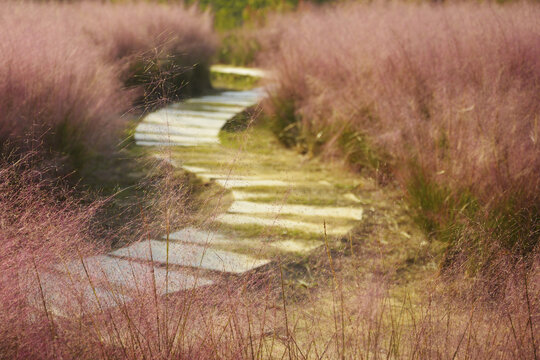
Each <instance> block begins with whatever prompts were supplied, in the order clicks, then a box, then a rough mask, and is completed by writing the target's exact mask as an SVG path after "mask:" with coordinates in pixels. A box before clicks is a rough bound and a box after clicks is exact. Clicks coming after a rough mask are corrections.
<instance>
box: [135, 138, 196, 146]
mask: <svg viewBox="0 0 540 360" xmlns="http://www.w3.org/2000/svg"><path fill="white" fill-rule="evenodd" d="M135 144H137V145H139V146H155V147H169V146H182V147H191V146H193V147H194V146H197V145H199V144H198V143H193V142H189V143H188V142H185V143H172V142H166V141H143V140H139V141H135Z"/></svg>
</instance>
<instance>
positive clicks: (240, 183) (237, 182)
mask: <svg viewBox="0 0 540 360" xmlns="http://www.w3.org/2000/svg"><path fill="white" fill-rule="evenodd" d="M216 183H218V184H219V185H221V186H223V187H224V188H226V189H231V188H240V187H253V186H293V184H292V183H289V182H285V181H281V180H243V179H217V180H216Z"/></svg>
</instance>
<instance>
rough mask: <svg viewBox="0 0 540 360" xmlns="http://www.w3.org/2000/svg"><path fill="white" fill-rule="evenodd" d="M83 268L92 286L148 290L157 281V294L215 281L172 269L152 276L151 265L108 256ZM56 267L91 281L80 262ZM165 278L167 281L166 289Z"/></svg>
mask: <svg viewBox="0 0 540 360" xmlns="http://www.w3.org/2000/svg"><path fill="white" fill-rule="evenodd" d="M84 265H85V266H86V270H87V271H88V274H89V276H90V279H92V281H93V283H96V282H99V281H105V282H106V283H110V284H114V285H117V286H121V287H124V288H128V289H137V288H138V289H148V288H149V287H151V286H153V285H152V283H153V280H154V278H155V281H156V291H157V293H158V295H164V294H166V293H173V292H177V291H180V290H186V289H192V288H194V287H200V286H205V285H210V284H212V280H209V279H205V278H195V277H193V276H191V275H189V274H186V273H185V272H181V271H177V270H171V269H169V271H167V269H165V268H160V267H154V269H153V270H154V274H153V275H152V266H150V265H148V264H141V263H136V262H133V261H128V260H124V259H118V258H113V257H110V256H106V255H99V256H92V257H88V258H85V259H84ZM56 268H57V269H58V270H60V271H65V272H67V273H68V274H69V275H70V276H72V277H74V278H76V279H80V281H85V280H86V281H88V279H87V276H86V272H85V271H84V267H83V265H82V263H81V262H80V260H77V261H71V262H69V263H67V264H65V266H64V265H60V264H59V265H57V266H56ZM166 279H167V281H168V285H167V286H166Z"/></svg>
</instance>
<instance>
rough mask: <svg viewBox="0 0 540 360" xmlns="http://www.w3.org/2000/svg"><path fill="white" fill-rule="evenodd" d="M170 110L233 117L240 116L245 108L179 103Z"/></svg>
mask: <svg viewBox="0 0 540 360" xmlns="http://www.w3.org/2000/svg"><path fill="white" fill-rule="evenodd" d="M169 108H172V109H180V110H192V111H194V110H202V111H211V112H222V113H229V114H231V116H232V115H235V114H238V113H240V112H242V111H244V110H245V106H233V105H225V106H220V105H215V104H193V103H186V102H179V103H176V104H172V105H171V106H170V107H169Z"/></svg>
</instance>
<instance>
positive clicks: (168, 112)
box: [153, 108, 234, 120]
mask: <svg viewBox="0 0 540 360" xmlns="http://www.w3.org/2000/svg"><path fill="white" fill-rule="evenodd" d="M153 114H159V115H163V116H170V117H176V118H178V117H183V116H193V117H198V118H199V117H200V118H207V119H221V120H228V119H230V118H232V117H233V116H234V113H231V112H218V111H201V110H185V109H177V108H165V109H162V110H159V111H156V112H154V113H153Z"/></svg>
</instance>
